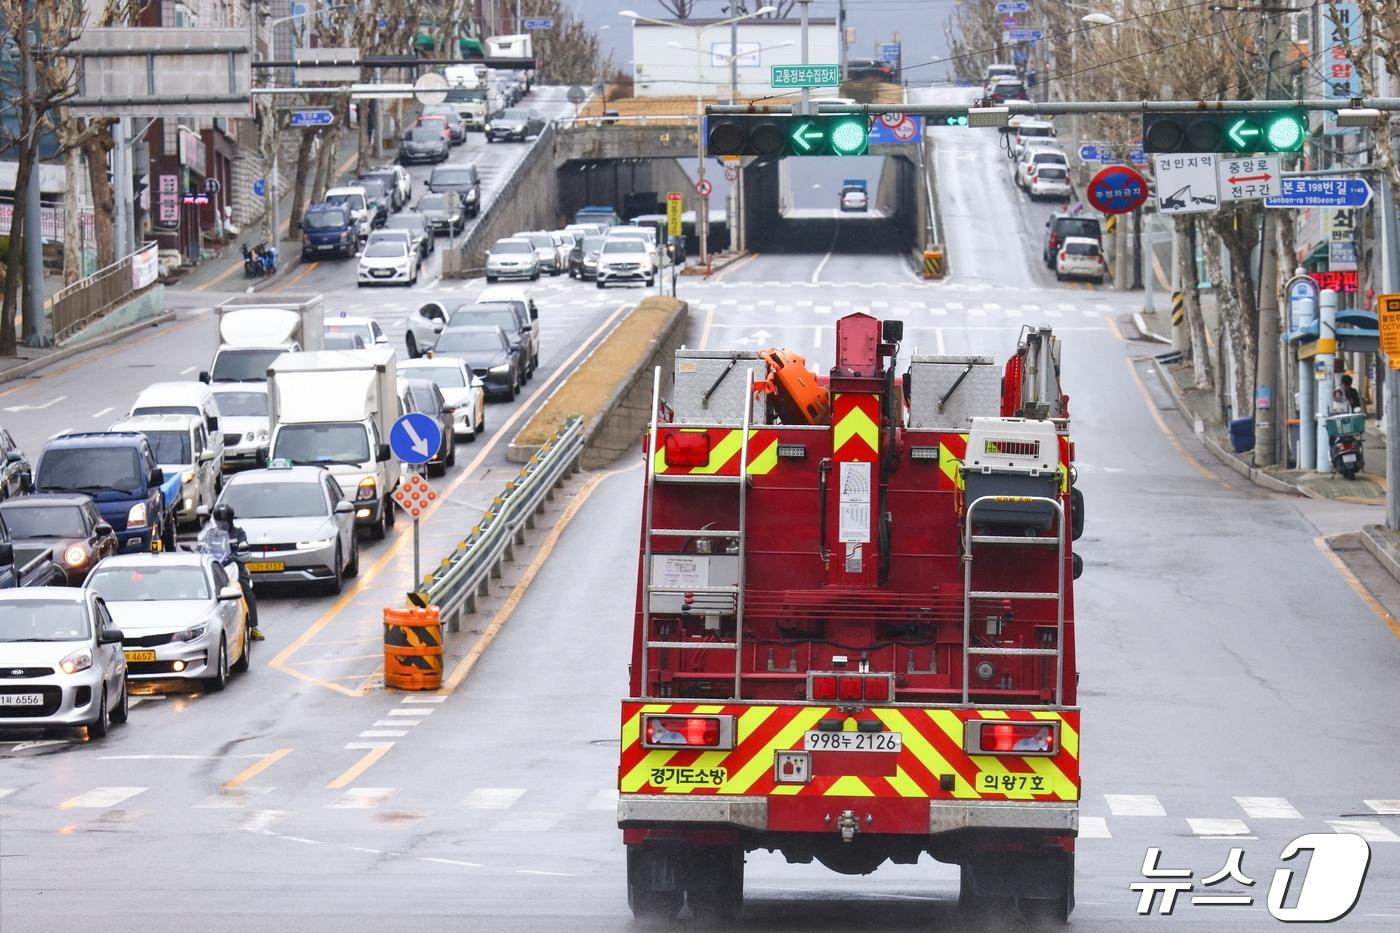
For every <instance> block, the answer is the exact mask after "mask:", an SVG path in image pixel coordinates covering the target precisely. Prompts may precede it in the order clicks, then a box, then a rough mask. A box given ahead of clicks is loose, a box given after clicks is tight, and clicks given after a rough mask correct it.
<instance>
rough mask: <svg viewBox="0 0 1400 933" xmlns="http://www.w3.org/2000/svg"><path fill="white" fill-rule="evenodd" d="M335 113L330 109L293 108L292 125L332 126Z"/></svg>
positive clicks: (290, 123) (290, 122)
mask: <svg viewBox="0 0 1400 933" xmlns="http://www.w3.org/2000/svg"><path fill="white" fill-rule="evenodd" d="M333 120H335V114H333V113H331V112H330V111H329V110H293V111H292V118H291V120H290V121H289V123H288V125H290V126H330V125H331V122H332V121H333Z"/></svg>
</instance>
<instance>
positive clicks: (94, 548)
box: [0, 493, 121, 586]
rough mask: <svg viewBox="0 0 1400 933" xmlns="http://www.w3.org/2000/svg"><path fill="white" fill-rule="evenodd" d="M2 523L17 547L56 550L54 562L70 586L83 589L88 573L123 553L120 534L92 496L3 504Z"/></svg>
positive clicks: (52, 496) (45, 496) (36, 497)
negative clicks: (93, 567)
mask: <svg viewBox="0 0 1400 933" xmlns="http://www.w3.org/2000/svg"><path fill="white" fill-rule="evenodd" d="M0 520H3V522H4V524H5V526H6V527H7V528H8V529H9V531H10V542H11V543H12V544H14V545H17V546H21V547H25V546H42V547H46V548H52V549H53V562H54V563H55V564H57V565H58V566H59V568H60V569H62V571H63V576H64V582H65V583H66V584H67V585H68V586H82V585H83V581H84V580H85V579H87V575H88V571H89V570H91V569H92V566H93V565H94V564H96V563H97V562H98V561H99V560H101V559H102V558H104V557H109V556H111V555H113V554H115V553H117V551H119V550H121V548H120V546H119V545H118V543H117V533H116V532H115V531H113V530H112V526H111V525H109V524H107V522H105V521H103V519H102V516H101V515H99V514H98V512H97V506H95V505H93V504H92V499H91V498H89V497H88V496H75V495H65V494H58V493H53V494H43V495H34V496H20V497H18V498H15V499H9V500H7V501H5V502H4V503H0Z"/></svg>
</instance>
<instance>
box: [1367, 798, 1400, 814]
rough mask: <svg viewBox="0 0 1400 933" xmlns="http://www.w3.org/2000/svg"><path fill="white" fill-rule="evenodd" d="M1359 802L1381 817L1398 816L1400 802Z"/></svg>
mask: <svg viewBox="0 0 1400 933" xmlns="http://www.w3.org/2000/svg"><path fill="white" fill-rule="evenodd" d="M1361 802H1362V803H1364V804H1365V805H1366V806H1368V807H1370V808H1371V809H1372V810H1374V811H1375V812H1376V813H1379V814H1381V815H1383V816H1396V815H1400V800H1363V801H1361Z"/></svg>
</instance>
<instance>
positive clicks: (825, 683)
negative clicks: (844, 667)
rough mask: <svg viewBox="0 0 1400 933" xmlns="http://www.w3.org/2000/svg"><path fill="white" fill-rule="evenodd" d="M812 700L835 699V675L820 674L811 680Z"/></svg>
mask: <svg viewBox="0 0 1400 933" xmlns="http://www.w3.org/2000/svg"><path fill="white" fill-rule="evenodd" d="M811 698H812V699H813V700H834V699H836V675H835V674H821V675H818V676H815V677H813V678H812V697H811Z"/></svg>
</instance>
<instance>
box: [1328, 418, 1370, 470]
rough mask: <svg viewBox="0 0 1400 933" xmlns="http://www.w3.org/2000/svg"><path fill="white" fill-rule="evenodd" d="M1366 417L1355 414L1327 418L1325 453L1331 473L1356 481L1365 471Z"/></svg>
mask: <svg viewBox="0 0 1400 933" xmlns="http://www.w3.org/2000/svg"><path fill="white" fill-rule="evenodd" d="M1365 431H1366V416H1365V415H1363V414H1361V413H1359V412H1357V413H1352V414H1345V415H1330V416H1329V417H1328V418H1327V452H1328V455H1329V457H1330V458H1331V462H1332V470H1333V472H1336V473H1340V474H1342V477H1343V478H1344V479H1356V474H1357V473H1360V472H1361V471H1362V470H1364V469H1366V451H1365V445H1364V437H1365Z"/></svg>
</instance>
